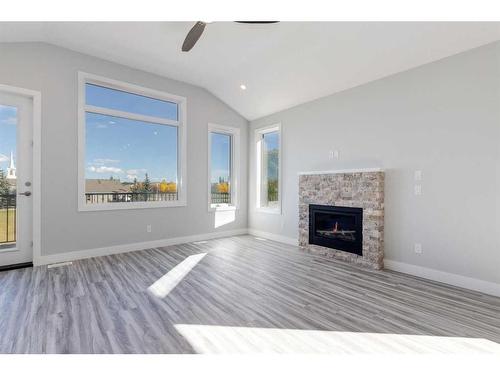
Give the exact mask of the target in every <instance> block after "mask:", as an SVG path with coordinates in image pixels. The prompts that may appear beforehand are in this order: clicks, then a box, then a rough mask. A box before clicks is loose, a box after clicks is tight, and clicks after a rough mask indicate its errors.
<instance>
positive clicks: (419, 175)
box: [413, 171, 422, 181]
mask: <svg viewBox="0 0 500 375" xmlns="http://www.w3.org/2000/svg"><path fill="white" fill-rule="evenodd" d="M413 177H414V178H415V181H422V171H415V173H414V175H413Z"/></svg>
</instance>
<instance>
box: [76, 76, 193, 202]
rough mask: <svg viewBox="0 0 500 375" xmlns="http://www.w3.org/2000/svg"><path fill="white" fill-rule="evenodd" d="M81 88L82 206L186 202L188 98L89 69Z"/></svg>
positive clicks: (80, 82)
mask: <svg viewBox="0 0 500 375" xmlns="http://www.w3.org/2000/svg"><path fill="white" fill-rule="evenodd" d="M79 86H80V98H79V99H80V102H79V103H80V109H79V110H80V114H79V116H80V117H79V162H80V165H79V178H80V186H79V192H80V199H79V208H80V209H81V210H100V209H114V208H120V209H121V208H145V207H166V206H179V205H185V204H186V197H185V191H186V186H185V168H186V165H185V142H186V139H185V134H186V129H185V128H186V124H185V121H184V117H185V116H184V113H185V106H186V100H185V98H182V97H178V96H174V95H171V94H167V93H163V92H158V91H155V90H150V89H146V88H142V87H138V86H135V85H130V84H127V83H122V82H117V81H114V80H109V79H106V78H102V77H96V76H93V75H89V74H86V73H80V75H79Z"/></svg>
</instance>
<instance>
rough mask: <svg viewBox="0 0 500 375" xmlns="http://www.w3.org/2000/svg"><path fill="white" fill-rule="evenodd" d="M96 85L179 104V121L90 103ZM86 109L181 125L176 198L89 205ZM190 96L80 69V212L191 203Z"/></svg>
mask: <svg viewBox="0 0 500 375" xmlns="http://www.w3.org/2000/svg"><path fill="white" fill-rule="evenodd" d="M87 83H89V84H94V85H98V86H103V87H106V88H110V89H114V90H119V91H124V92H128V93H131V94H137V95H141V96H146V97H149V98H153V99H158V100H163V101H169V102H173V103H176V104H177V121H175V120H168V119H165V118H160V117H154V116H147V115H140V114H136V113H131V112H125V111H119V110H114V109H109V108H104V107H96V106H92V105H87V104H86V94H85V92H86V90H85V85H86V84H87ZM86 112H92V113H96V114H102V115H108V116H115V117H121V118H125V119H130V120H136V121H145V122H151V123H155V124H160V125H169V126H175V127H177V179H178V181H177V194H178V199H177V200H176V201H160V202H158V201H155V202H119V203H103V204H90V205H89V204H86V201H85V153H86V139H85V132H86V119H85V117H86V116H85V114H86ZM186 113H187V99H186V98H185V97H183V96H178V95H173V94H169V93H166V92H163V91H158V90H154V89H150V88H146V87H142V86H138V85H134V84H131V83H128V82H123V81H118V80H114V79H110V78H106V77H101V76H98V75H95V74H90V73H86V72H82V71H79V72H78V211H106V210H123V209H125V210H127V209H129V210H130V209H144V208H161V207H181V206H186V205H187V164H186V163H187V140H186V138H187V122H186Z"/></svg>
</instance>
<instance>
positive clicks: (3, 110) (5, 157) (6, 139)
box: [0, 104, 17, 172]
mask: <svg viewBox="0 0 500 375" xmlns="http://www.w3.org/2000/svg"><path fill="white" fill-rule="evenodd" d="M16 123H17V109H16V108H15V107H9V106H3V105H1V104H0V169H3V170H4V172H6V171H7V167H8V166H9V161H10V160H9V159H10V152H11V151H12V152H14V158H15V155H16Z"/></svg>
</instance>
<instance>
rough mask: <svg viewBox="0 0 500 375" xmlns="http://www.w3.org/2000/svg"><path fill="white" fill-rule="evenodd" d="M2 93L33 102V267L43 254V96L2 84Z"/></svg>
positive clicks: (0, 89) (0, 85)
mask: <svg viewBox="0 0 500 375" xmlns="http://www.w3.org/2000/svg"><path fill="white" fill-rule="evenodd" d="M0 91H1V92H4V93H8V94H13V95H18V96H23V97H25V98H29V99H31V100H32V102H33V121H32V124H33V181H32V191H33V200H32V202H33V203H32V204H33V218H32V220H33V234H32V240H33V265H35V266H37V265H39V264H40V257H41V253H42V227H41V224H42V220H41V218H42V216H41V215H42V206H41V204H42V195H41V193H42V186H41V182H42V180H41V168H42V147H41V146H42V145H41V139H42V94H41V92H40V91H35V90H30V89H25V88H22V87H15V86H9V85H3V84H0Z"/></svg>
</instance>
